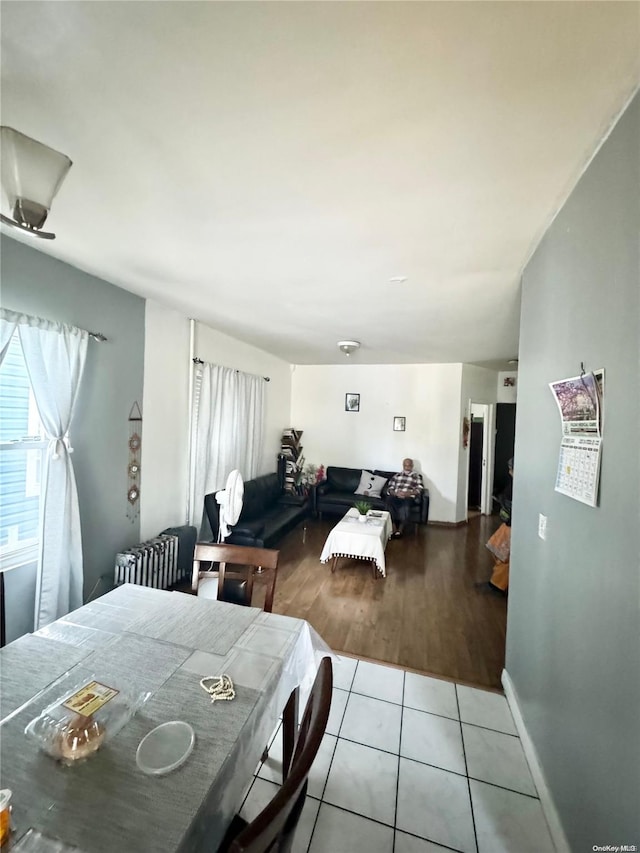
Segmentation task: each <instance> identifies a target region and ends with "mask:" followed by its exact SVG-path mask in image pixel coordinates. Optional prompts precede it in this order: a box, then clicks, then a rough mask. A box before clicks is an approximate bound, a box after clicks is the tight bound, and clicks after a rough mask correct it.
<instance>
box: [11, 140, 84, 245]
mask: <svg viewBox="0 0 640 853" xmlns="http://www.w3.org/2000/svg"><path fill="white" fill-rule="evenodd" d="M0 143H1V156H2V172H1V176H2V189H3V191H4V194H5V195H6V197H7V200H8V202H9V208H10V210H11V214H12V217H13V218H9V217H8V216H5V215H4V214H2V213H0V219H1V220H2V222H4V223H5V224H6V225H11V226H12V227H14V228H20V229H21V230H22V231H27V232H28V233H29V234H34V235H35V236H36V237H42V238H43V239H45V240H53V239H55V236H56V235H55V234H52V233H51V232H50V231H42V230H41V229H42V226H43V225H44V223H45V220H46V218H47V215H48V213H49V210H50V209H51V202H52V201H53V199H54V198H55V195H56V193H57V192H58V190H59V189H60V185H61V184H62V182H63V180H64V178H65V176H66V174H67V172H68V171H69V169H70V168H71V160H70V159H69V158H68V157H67V156H66V154H61V153H60V152H59V151H54V150H53V148H49V147H48V146H47V145H43V144H42V143H41V142H37V141H36V140H35V139H31V137H30V136H25V135H24V133H20V132H19V131H17V130H14V129H13V128H12V127H0Z"/></svg>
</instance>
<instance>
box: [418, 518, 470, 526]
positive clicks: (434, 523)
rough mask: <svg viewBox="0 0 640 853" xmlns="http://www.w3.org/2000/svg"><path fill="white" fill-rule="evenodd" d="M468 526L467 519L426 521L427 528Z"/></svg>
mask: <svg viewBox="0 0 640 853" xmlns="http://www.w3.org/2000/svg"><path fill="white" fill-rule="evenodd" d="M465 524H468V521H467V519H466V518H465V519H464V521H427V527H449V528H452V527H462V526H463V525H465Z"/></svg>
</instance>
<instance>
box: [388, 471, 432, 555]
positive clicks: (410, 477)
mask: <svg viewBox="0 0 640 853" xmlns="http://www.w3.org/2000/svg"><path fill="white" fill-rule="evenodd" d="M423 490H424V485H423V483H422V475H421V474H418V473H417V471H414V470H413V459H403V460H402V471H401V472H400V473H399V474H394V476H393V477H392V478H391V479H390V480H389V485H388V487H387V499H386V507H387V510H388V511H389V513H390V514H391V521H392V523H393V533H392V534H391V535H392V536H393V537H394V538H396V539H398V538H399V537H400V536H402V534H403V532H404V526H405V524H406V523H407V519H408V518H409V513H410V511H411V503H412V501H413V499H414V498H416V497H417V496H418V495H419V494H420V492H422V491H423Z"/></svg>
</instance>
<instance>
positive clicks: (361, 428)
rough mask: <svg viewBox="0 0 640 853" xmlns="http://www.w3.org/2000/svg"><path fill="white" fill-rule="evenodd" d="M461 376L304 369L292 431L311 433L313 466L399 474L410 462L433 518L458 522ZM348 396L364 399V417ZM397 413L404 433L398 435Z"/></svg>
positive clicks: (351, 367)
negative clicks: (348, 408)
mask: <svg viewBox="0 0 640 853" xmlns="http://www.w3.org/2000/svg"><path fill="white" fill-rule="evenodd" d="M461 376H462V365H461V364H402V365H357V364H348V365H313V366H310V365H297V366H296V367H295V368H294V372H293V383H292V402H291V426H294V427H296V428H298V429H303V430H304V435H303V436H302V445H303V447H304V455H305V458H306V461H307V462H312V463H314V464H316V465H320V464H323V465H325V466H327V465H343V466H346V467H352V468H365V467H366V468H381V469H386V470H396V471H397V470H399V469H400V467H401V463H402V459H403V458H404V457H405V456H410V457H411V458H413V459H414V460H415V464H416V469H417V470H418V471H420V472H421V473H422V475H423V477H424V479H425V483H426V485H427V486H428V488H429V491H430V498H431V505H430V510H429V518H430V520H431V521H449V522H452V521H454V520H455V517H456V501H457V474H458V437H459V435H460V383H461ZM494 376H495V374H494ZM494 387H495V383H494ZM348 392H355V393H358V394H360V411H359V412H357V413H356V412H345V410H344V400H345V394H346V393H348ZM396 415H401V416H404V417H405V418H406V431H405V432H394V431H393V418H394V416H396Z"/></svg>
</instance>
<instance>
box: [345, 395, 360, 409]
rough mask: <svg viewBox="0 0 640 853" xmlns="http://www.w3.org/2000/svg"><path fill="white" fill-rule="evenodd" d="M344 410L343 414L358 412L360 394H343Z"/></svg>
mask: <svg viewBox="0 0 640 853" xmlns="http://www.w3.org/2000/svg"><path fill="white" fill-rule="evenodd" d="M344 410H345V412H359V411H360V394H345V395H344Z"/></svg>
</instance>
